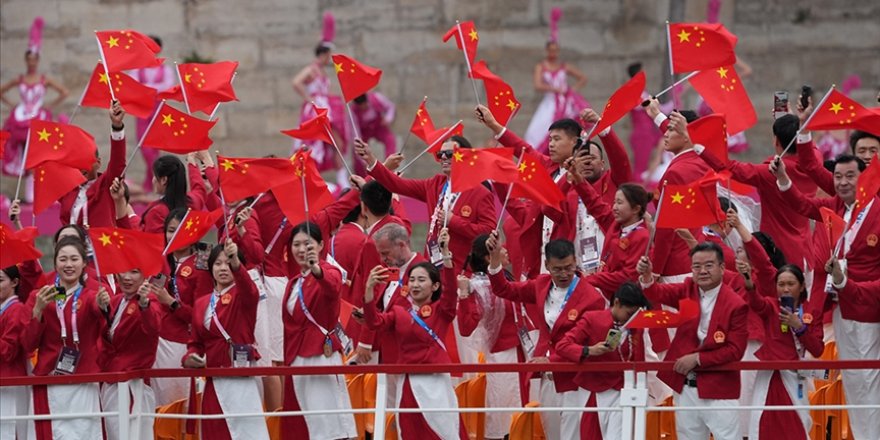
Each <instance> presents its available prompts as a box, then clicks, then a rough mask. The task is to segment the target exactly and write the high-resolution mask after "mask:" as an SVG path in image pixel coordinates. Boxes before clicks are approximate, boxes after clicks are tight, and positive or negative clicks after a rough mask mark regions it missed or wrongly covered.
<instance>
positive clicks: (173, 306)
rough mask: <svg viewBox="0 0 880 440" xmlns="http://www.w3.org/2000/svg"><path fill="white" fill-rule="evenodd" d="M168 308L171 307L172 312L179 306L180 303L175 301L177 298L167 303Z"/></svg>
mask: <svg viewBox="0 0 880 440" xmlns="http://www.w3.org/2000/svg"><path fill="white" fill-rule="evenodd" d="M168 308H169V309H171V311H172V312H174V311H176V310H177V309H179V308H180V303H179V302H177V300H176V299H175V300H174V301H171V304H168Z"/></svg>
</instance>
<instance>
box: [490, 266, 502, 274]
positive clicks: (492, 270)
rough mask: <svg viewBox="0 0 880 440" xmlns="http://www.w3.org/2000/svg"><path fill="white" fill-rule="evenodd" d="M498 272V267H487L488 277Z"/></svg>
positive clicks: (499, 267) (499, 270)
mask: <svg viewBox="0 0 880 440" xmlns="http://www.w3.org/2000/svg"><path fill="white" fill-rule="evenodd" d="M500 272H501V266H498V267H491V266H489V275H497V274H498V273H500Z"/></svg>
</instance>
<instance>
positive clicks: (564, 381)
mask: <svg viewBox="0 0 880 440" xmlns="http://www.w3.org/2000/svg"><path fill="white" fill-rule="evenodd" d="M489 281H490V282H491V283H492V293H494V294H495V295H498V296H500V297H501V298H505V299H509V300H511V301H516V302H522V303H526V304H535V305H537V306H538V308H539V310H540V312H541V313H540V314H539V316H534V317H533V318H532V321H534V322H535V325H537V326H538V332H539V333H538V342H537V343H536V344H535V357H544V356H553V354H554V353H555V352H556V344H557V343H558V342H559V341H560V340H561V339H562V337H563V336H565V333H566V332H567V331H569V330H570V329H571V328H572V327H574V326H575V324H576V323H577V319H578V317H579V316H581V314H583V313H584V312H585V311H587V310H603V309H605V299H604V298H602V296H601V295H599V292H597V291H596V288H595V287H593V286H592V285H591V284H590V283H589V281H587V280H585V279H581V280H580V282H578V285H577V287H575V289H574V292H572V295H571V298H570V299H569V300H568V303H566V304H565V308H564V309H563V310H562V312H560V314H559V317H558V318H557V319H556V323H555V324H554V325H553V328H548V327H547V324H546V322H547V321H546V319H544V313H543V312H544V304H545V302H546V301H547V297H548V296H549V295H550V288H551V286H552V280H551V278H550V275H546V274H545V275H538V277H537V278H535V279H532V280H527V281H522V282H517V283H511V282H509V281H507V278H505V277H504V274H503V273H501V272H498V273H497V274H495V275H489ZM538 320H540V323H539V322H538ZM573 379H574V373H554V374H553V382H554V384H555V385H556V391H557V392H560V393H561V392H565V391H572V390H575V389H577V385H575V384H574V382H573Z"/></svg>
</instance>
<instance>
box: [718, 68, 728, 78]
mask: <svg viewBox="0 0 880 440" xmlns="http://www.w3.org/2000/svg"><path fill="white" fill-rule="evenodd" d="M716 72H718V76H719V77H721V78H727V69H725V68H723V67H721V68H719V69H718V70H716Z"/></svg>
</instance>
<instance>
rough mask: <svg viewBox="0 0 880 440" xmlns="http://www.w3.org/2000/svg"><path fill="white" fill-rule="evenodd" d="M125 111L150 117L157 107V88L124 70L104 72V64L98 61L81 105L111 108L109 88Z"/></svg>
mask: <svg viewBox="0 0 880 440" xmlns="http://www.w3.org/2000/svg"><path fill="white" fill-rule="evenodd" d="M110 87H112V88H113V95H115V96H116V99H117V100H118V101H119V105H121V106H122V108H123V109H125V112H126V113H128V114H130V115H132V116H137V117H139V118H144V119H146V118H149V117H150V116H152V115H153V110H154V109H155V108H156V94H157V92H156V89H154V88H152V87H148V86H145V85H143V84H141V83H139V82H137V81H135V79H134V78H132V77H130V76H128V74H126V73H124V72H110V74H109V75H108V74H107V73H106V72H104V66H102V65H101V63H98V65H97V66H95V70H93V71H92V76H91V78H90V79H89V83H88V85H86V91H85V93H83V96H82V100H81V101H80V105H82V106H83V107H97V108H108V109H109V108H110V101H111V100H112V97H111V96H110V90H109V88H110Z"/></svg>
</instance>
